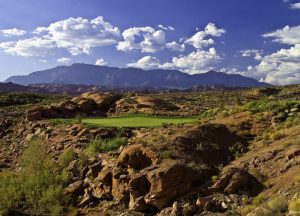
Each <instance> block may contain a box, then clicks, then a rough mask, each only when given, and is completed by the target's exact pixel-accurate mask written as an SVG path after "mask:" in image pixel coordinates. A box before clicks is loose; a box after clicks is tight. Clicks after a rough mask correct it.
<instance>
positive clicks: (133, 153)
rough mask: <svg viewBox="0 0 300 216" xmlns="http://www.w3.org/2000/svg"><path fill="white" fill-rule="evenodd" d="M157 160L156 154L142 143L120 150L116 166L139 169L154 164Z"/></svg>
mask: <svg viewBox="0 0 300 216" xmlns="http://www.w3.org/2000/svg"><path fill="white" fill-rule="evenodd" d="M157 161H158V156H157V154H156V153H155V152H154V151H153V150H151V149H150V148H146V147H144V146H142V145H132V146H129V147H127V148H125V149H124V150H123V151H122V152H121V154H120V156H119V158H118V163H117V166H121V167H127V168H132V169H135V170H141V169H144V168H146V167H148V166H151V165H153V164H155V163H156V162H157Z"/></svg>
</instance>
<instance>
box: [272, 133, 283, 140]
mask: <svg viewBox="0 0 300 216" xmlns="http://www.w3.org/2000/svg"><path fill="white" fill-rule="evenodd" d="M285 136H286V135H285V134H284V133H280V132H275V133H274V134H273V135H272V138H273V140H280V139H283V138H284V137H285Z"/></svg>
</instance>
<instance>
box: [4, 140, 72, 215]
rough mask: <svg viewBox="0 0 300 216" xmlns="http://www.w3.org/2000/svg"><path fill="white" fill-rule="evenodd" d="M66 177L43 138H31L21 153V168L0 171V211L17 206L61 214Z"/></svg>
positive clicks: (38, 212)
mask: <svg viewBox="0 0 300 216" xmlns="http://www.w3.org/2000/svg"><path fill="white" fill-rule="evenodd" d="M66 181H67V177H66V175H65V174H64V173H62V172H59V171H57V169H56V167H55V165H54V163H53V162H52V160H51V159H50V158H49V156H48V155H47V148H45V146H44V145H43V142H42V141H41V140H40V139H34V140H33V141H32V142H31V143H30V145H29V148H28V149H26V150H25V152H24V154H23V155H22V157H21V170H20V172H18V173H13V172H3V173H1V175H0V182H1V184H0V194H1V196H0V215H2V214H3V215H6V214H8V215H9V214H18V213H17V211H18V209H23V210H24V209H26V212H28V214H30V215H61V214H62V211H63V204H64V203H65V202H66V199H65V197H64V195H63V186H64V184H65V183H66Z"/></svg>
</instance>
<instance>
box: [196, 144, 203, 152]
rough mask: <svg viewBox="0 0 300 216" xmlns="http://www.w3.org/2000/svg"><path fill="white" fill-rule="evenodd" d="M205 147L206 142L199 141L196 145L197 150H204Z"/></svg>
mask: <svg viewBox="0 0 300 216" xmlns="http://www.w3.org/2000/svg"><path fill="white" fill-rule="evenodd" d="M204 149H205V145H204V143H202V142H201V143H197V145H196V150H197V151H203V150H204Z"/></svg>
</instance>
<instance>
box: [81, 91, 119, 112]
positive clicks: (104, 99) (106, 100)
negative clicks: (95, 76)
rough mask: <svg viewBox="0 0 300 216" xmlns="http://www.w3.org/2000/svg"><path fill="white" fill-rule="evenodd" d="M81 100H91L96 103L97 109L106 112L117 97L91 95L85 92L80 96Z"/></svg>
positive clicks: (100, 94) (112, 95)
mask: <svg viewBox="0 0 300 216" xmlns="http://www.w3.org/2000/svg"><path fill="white" fill-rule="evenodd" d="M81 97H82V98H85V99H87V100H92V101H94V102H95V103H96V105H97V108H98V109H99V110H101V111H105V112H106V111H108V110H109V108H110V107H111V106H112V105H113V104H114V103H115V102H116V101H117V100H118V99H119V96H118V95H116V94H112V93H105V94H103V93H99V92H96V93H92V92H86V93H84V94H82V95H81Z"/></svg>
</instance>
